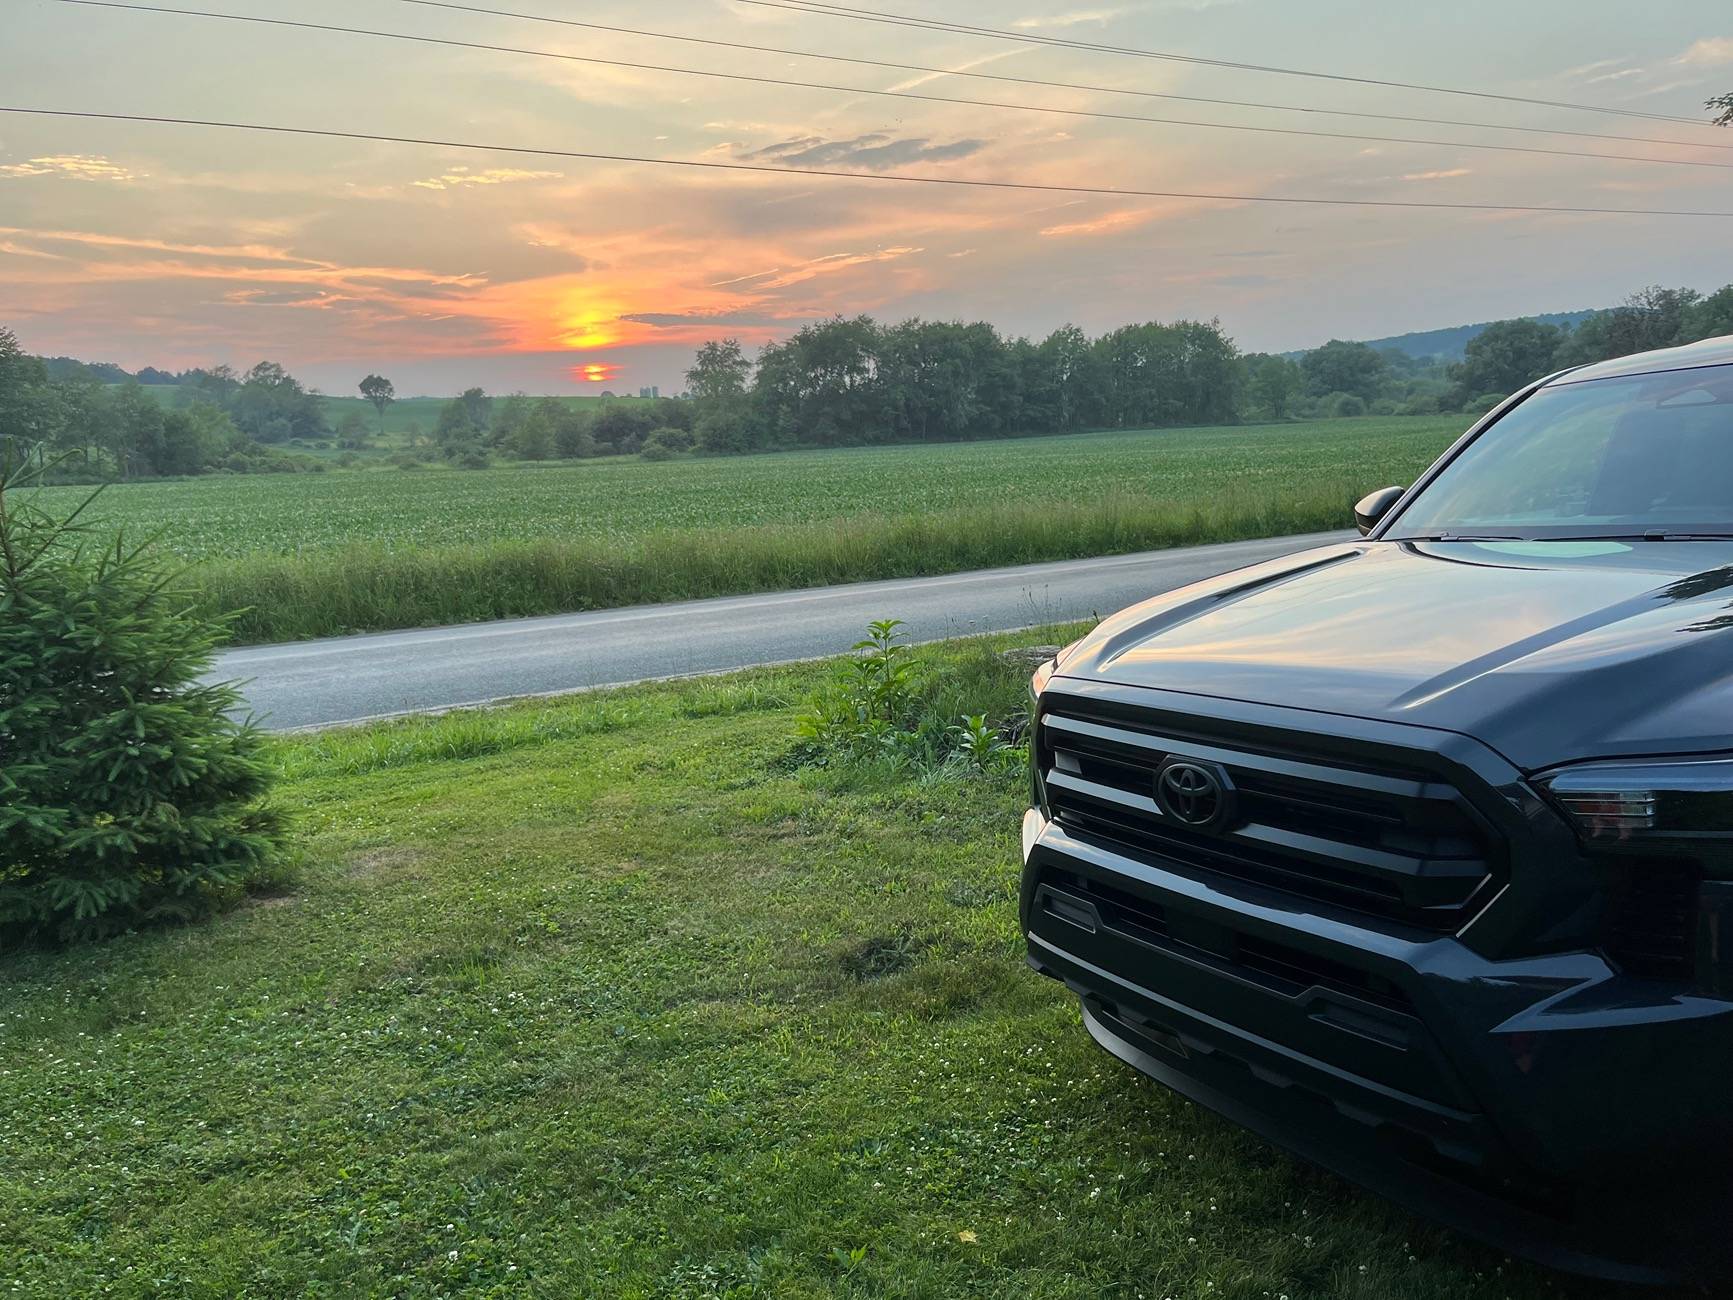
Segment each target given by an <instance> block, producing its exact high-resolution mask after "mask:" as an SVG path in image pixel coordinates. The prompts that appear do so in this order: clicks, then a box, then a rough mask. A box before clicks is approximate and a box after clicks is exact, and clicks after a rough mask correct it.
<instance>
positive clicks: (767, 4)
mask: <svg viewBox="0 0 1733 1300" xmlns="http://www.w3.org/2000/svg"><path fill="white" fill-rule="evenodd" d="M736 2H737V3H739V4H746V5H756V6H758V7H759V8H761V9H787V10H791V11H793V12H795V13H806V14H819V15H822V16H824V17H826V18H850V19H854V20H856V21H858V22H870V23H889V24H892V25H894V26H898V27H916V28H920V29H922V30H925V31H937V32H955V33H958V34H960V35H964V36H985V37H988V38H990V39H992V40H1001V41H1018V42H1021V43H1023V44H1033V45H1052V46H1058V47H1061V48H1064V49H1073V50H1087V51H1090V52H1091V53H1095V54H1123V55H1129V56H1131V57H1133V58H1139V59H1162V60H1166V61H1167V62H1170V63H1191V64H1198V65H1201V66H1203V67H1209V68H1231V69H1235V70H1237V71H1241V72H1267V73H1274V74H1276V75H1279V76H1284V77H1312V78H1316V79H1318V80H1322V81H1344V82H1349V83H1352V84H1354V85H1360V86H1381V87H1385V88H1387V89H1393V90H1419V91H1425V92H1427V93H1428V94H1435V95H1460V96H1464V97H1466V98H1469V99H1493V100H1500V101H1502V102H1504V103H1507V104H1529V105H1533V106H1537V107H1541V108H1568V109H1572V110H1574V111H1577V112H1582V113H1608V114H1612V115H1613V116H1616V117H1640V118H1645V119H1647V120H1649V121H1653V122H1682V123H1685V124H1686V125H1689V126H1706V125H1708V124H1707V123H1705V122H1701V121H1698V120H1697V119H1696V118H1690V117H1675V116H1672V115H1670V114H1667V113H1645V112H1643V111H1642V110H1640V109H1635V108H1614V107H1612V106H1610V105H1606V104H1577V103H1572V102H1570V101H1568V100H1558V99H1530V98H1528V97H1526V96H1523V95H1501V94H1498V93H1496V92H1494V91H1490V90H1462V89H1458V88H1457V87H1454V86H1428V85H1424V84H1418V83H1415V82H1411V81H1387V80H1384V79H1382V78H1378V77H1356V76H1350V75H1348V74H1346V73H1340V72H1314V71H1310V70H1308V69H1304V68H1283V67H1278V66H1275V65H1273V64H1264V63H1241V62H1237V61H1236V60H1233V59H1209V58H1204V57H1202V56H1199V55H1193V54H1174V53H1171V52H1168V51H1165V50H1144V49H1138V48H1136V47H1135V46H1130V45H1102V44H1097V43H1095V42H1093V41H1077V40H1071V39H1069V38H1067V37H1063V36H1043V35H1040V34H1039V33H1035V32H1019V31H1008V30H1006V29H1005V28H1002V27H977V26H974V25H972V24H969V23H954V22H946V21H943V20H940V19H934V18H919V17H915V16H912V15H910V14H897V13H887V12H885V11H884V10H881V9H857V8H852V7H850V6H848V5H837V4H819V3H815V2H813V0H736Z"/></svg>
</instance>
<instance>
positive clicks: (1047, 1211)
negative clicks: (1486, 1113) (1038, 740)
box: [0, 645, 1614, 1300]
mask: <svg viewBox="0 0 1733 1300" xmlns="http://www.w3.org/2000/svg"><path fill="white" fill-rule="evenodd" d="M985 653H986V650H985V649H984V648H983V647H982V646H979V645H976V646H973V647H968V648H964V649H952V650H947V651H924V652H922V654H923V655H924V656H927V657H928V658H929V661H932V657H933V656H939V659H940V660H941V661H942V660H943V657H944V656H946V655H950V656H970V655H973V656H979V655H983V654H985ZM818 671H819V670H818V669H816V668H805V669H797V670H781V671H765V672H759V673H753V674H746V675H742V676H739V677H735V678H730V679H723V680H717V681H709V682H688V683H682V684H676V685H667V686H659V687H652V688H643V689H636V690H631V691H626V692H620V693H614V694H606V695H595V696H588V697H583V698H581V699H574V700H567V701H563V702H559V703H555V704H541V705H534V706H525V707H521V708H517V709H513V710H509V711H504V712H500V713H493V714H485V715H454V716H451V717H447V718H442V719H434V720H422V721H416V722H410V723H402V724H395V725H391V726H388V727H384V728H374V729H371V730H365V731H358V732H344V733H332V734H327V735H325V736H321V737H311V738H300V739H297V740H294V741H285V742H282V747H281V749H280V750H279V751H278V752H279V754H280V756H281V763H282V766H283V769H284V772H285V774H286V778H287V779H286V784H285V785H284V787H283V790H282V795H281V798H282V801H283V803H284V804H285V805H286V806H287V807H289V808H290V809H291V810H292V811H293V813H294V815H295V818H296V823H297V826H298V832H297V837H298V842H299V845H300V852H301V855H302V859H303V862H302V867H301V873H302V875H301V883H300V885H299V886H298V888H297V889H296V890H295V891H294V892H291V893H288V894H285V895H283V896H280V897H273V898H264V899H259V900H256V901H254V902H252V903H250V904H248V905H245V906H243V907H242V908H240V909H239V910H237V911H235V912H232V913H230V914H228V915H226V916H223V917H220V918H218V919H216V920H215V921H212V922H210V923H208V924H204V925H201V926H198V927H196V928H192V929H185V930H175V931H166V932H158V933H152V934H140V935H133V936H127V937H123V938H121V939H119V940H116V941H113V942H110V943H107V944H104V945H101V946H97V947H90V948H81V949H78V950H75V951H70V952H62V953H57V954H43V953H26V954H12V955H10V956H6V957H0V984H3V985H4V987H5V989H6V997H5V999H4V1002H3V1003H0V1150H3V1151H4V1152H5V1176H4V1177H3V1178H0V1295H16V1296H43V1297H56V1298H58V1297H66V1296H96V1295H113V1296H138V1297H144V1296H149V1297H159V1296H168V1297H233V1296H250V1297H273V1298H274V1297H291V1296H293V1297H301V1296H343V1297H348V1296H375V1295H377V1296H398V1297H434V1296H513V1297H515V1296H536V1297H578V1296H582V1297H658V1298H660V1297H666V1298H668V1300H697V1298H702V1297H735V1298H739V1297H776V1298H778V1300H781V1298H783V1297H813V1298H818V1297H830V1296H842V1297H953V1296H954V1297H982V1296H992V1297H1008V1298H1009V1297H1073V1298H1076V1300H1085V1298H1088V1300H1094V1298H1095V1297H1102V1296H1114V1297H1128V1298H1129V1297H1140V1296H1143V1297H1164V1296H1169V1297H1179V1296H1184V1297H1211V1298H1212V1300H1213V1298H1215V1297H1231V1298H1233V1300H1263V1298H1264V1297H1277V1296H1288V1297H1291V1298H1292V1300H1299V1298H1300V1297H1308V1298H1311V1297H1320V1296H1328V1297H1359V1298H1362V1300H1388V1298H1390V1297H1413V1298H1416V1300H1419V1298H1424V1300H1462V1298H1463V1297H1486V1298H1487V1300H1502V1298H1504V1297H1515V1298H1518V1300H1524V1298H1538V1297H1546V1296H1557V1295H1560V1294H1569V1295H1602V1294H1614V1293H1612V1292H1605V1291H1602V1290H1600V1289H1598V1288H1594V1287H1589V1286H1586V1285H1582V1284H1578V1283H1575V1282H1572V1281H1569V1280H1563V1279H1557V1278H1552V1277H1549V1276H1547V1275H1545V1274H1542V1273H1540V1272H1539V1271H1537V1270H1533V1269H1530V1268H1528V1267H1526V1266H1521V1265H1513V1264H1510V1263H1509V1262H1507V1261H1504V1260H1502V1259H1500V1258H1499V1257H1498V1256H1496V1255H1494V1254H1492V1253H1489V1252H1487V1251H1484V1250H1482V1249H1480V1248H1478V1247H1475V1246H1472V1245H1469V1244H1466V1243H1464V1242H1462V1241H1460V1240H1458V1239H1456V1238H1454V1237H1452V1236H1450V1235H1448V1234H1446V1233H1443V1232H1442V1231H1440V1230H1437V1229H1434V1228H1431V1227H1429V1226H1426V1225H1424V1224H1422V1223H1420V1222H1418V1221H1416V1220H1414V1219H1412V1218H1410V1217H1408V1216H1406V1215H1405V1214H1403V1213H1401V1212H1399V1211H1396V1210H1394V1209H1392V1208H1389V1207H1388V1206H1386V1205H1384V1204H1382V1203H1380V1202H1378V1201H1376V1200H1374V1199H1372V1198H1370V1197H1367V1196H1365V1195H1362V1194H1360V1193H1359V1192H1357V1191H1354V1190H1352V1189H1351V1188H1349V1187H1348V1186H1346V1185H1345V1184H1343V1183H1340V1182H1338V1181H1337V1180H1335V1179H1334V1178H1331V1177H1329V1176H1326V1175H1324V1174H1321V1173H1319V1172H1316V1171H1314V1170H1311V1169H1309V1168H1307V1167H1304V1166H1302V1165H1300V1164H1298V1163H1296V1162H1294V1161H1292V1160H1290V1159H1288V1158H1287V1157H1285V1156H1283V1155H1281V1154H1279V1153H1277V1152H1276V1151H1274V1150H1273V1149H1271V1148H1270V1147H1268V1146H1266V1145H1264V1144H1262V1143H1261V1142H1259V1141H1257V1140H1255V1139H1253V1138H1251V1137H1249V1136H1247V1135H1245V1134H1243V1133H1241V1132H1239V1131H1238V1130H1236V1129H1234V1128H1233V1127H1232V1126H1230V1125H1228V1124H1226V1123H1224V1122H1221V1121H1218V1120H1217V1119H1215V1118H1213V1117H1211V1116H1209V1115H1208V1114H1205V1113H1203V1112H1201V1111H1199V1110H1197V1109H1196V1108H1194V1107H1193V1106H1191V1105H1190V1104H1188V1103H1185V1102H1183V1101H1180V1100H1178V1099H1176V1098H1175V1097H1173V1096H1172V1095H1170V1094H1168V1093H1167V1092H1165V1091H1164V1090H1162V1089H1161V1088H1159V1087H1157V1086H1155V1085H1153V1084H1150V1083H1148V1082H1146V1081H1143V1080H1141V1079H1140V1078H1139V1077H1138V1076H1136V1075H1135V1074H1134V1073H1132V1072H1131V1071H1129V1070H1127V1069H1126V1068H1124V1067H1122V1066H1120V1065H1118V1064H1117V1063H1115V1062H1113V1061H1112V1060H1111V1059H1110V1058H1108V1057H1107V1056H1106V1055H1104V1054H1103V1053H1101V1052H1100V1051H1099V1050H1097V1049H1096V1048H1095V1047H1094V1046H1092V1044H1091V1043H1090V1041H1089V1040H1088V1038H1087V1036H1086V1035H1085V1033H1084V1031H1083V1029H1082V1028H1081V1026H1080V1024H1079V1022H1078V1018H1077V1013H1076V1010H1075V1007H1074V1005H1073V1003H1072V1001H1071V999H1070V998H1068V997H1067V996H1065V995H1064V993H1063V992H1062V990H1060V989H1059V988H1058V987H1057V986H1056V985H1054V984H1052V983H1051V982H1049V981H1046V980H1043V979H1040V978H1039V977H1037V976H1035V975H1034V974H1032V973H1030V972H1029V971H1028V970H1027V969H1026V968H1025V967H1024V965H1023V961H1022V951H1021V947H1020V944H1019V941H1018V936H1017V924H1016V910H1015V909H1016V904H1015V890H1016V881H1017V863H1016V857H1017V826H1018V817H1019V815H1020V811H1021V806H1022V796H1023V782H1022V781H1021V780H1020V779H1019V778H1017V777H1016V776H1009V775H1008V776H1003V777H997V778H984V777H979V776H961V775H943V776H930V775H929V776H914V775H907V776H898V775H896V774H895V773H888V772H886V773H879V774H876V775H861V774H853V775H851V774H849V773H847V772H841V771H827V770H822V769H813V768H803V767H801V766H799V765H798V764H797V763H795V762H794V761H792V758H793V753H794V751H793V744H792V741H791V739H790V738H791V735H792V732H793V727H794V718H795V713H796V705H797V702H798V701H799V700H800V699H801V698H802V697H803V696H805V694H806V693H807V692H808V691H810V690H811V689H812V687H813V685H814V682H815V681H816V674H817V673H818ZM1006 689H1015V687H1014V684H1012V683H1007V686H1006Z"/></svg>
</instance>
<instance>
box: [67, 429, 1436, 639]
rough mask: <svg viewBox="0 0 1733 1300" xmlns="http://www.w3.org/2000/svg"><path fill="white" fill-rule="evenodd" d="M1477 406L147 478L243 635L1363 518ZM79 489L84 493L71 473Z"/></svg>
mask: <svg viewBox="0 0 1733 1300" xmlns="http://www.w3.org/2000/svg"><path fill="white" fill-rule="evenodd" d="M1462 420H1463V417H1459V416H1442V417H1436V416H1435V417H1421V418H1390V419H1359V420H1336V421H1318V422H1313V423H1307V424H1293V425H1279V426H1261V427H1249V428H1212V429H1172V430H1159V431H1146V432H1134V433H1105V434H1090V435H1080V436H1074V437H1068V438H1032V439H1024V440H1011V441H1001V442H985V443H968V444H949V445H941V446H914V447H891V448H876V449H861V450H848V451H817V452H799V453H790V454H786V455H776V456H751V457H740V458H735V459H698V460H683V461H675V462H667V463H661V464H645V463H642V462H639V461H636V460H630V461H628V460H610V461H586V462H576V463H565V464H552V465H547V464H544V465H530V464H518V465H508V466H502V467H499V468H495V469H491V470H481V471H457V470H445V469H440V470H423V471H402V470H385V469H379V470H367V471H355V472H338V473H329V474H304V475H293V476H282V475H272V476H258V477H244V478H230V477H220V478H219V477H211V478H204V479H192V480H182V481H175V482H163V483H143V484H127V485H122V486H118V487H115V488H113V489H111V490H110V491H109V492H107V493H106V494H105V495H104V497H103V498H102V499H101V501H100V502H99V503H98V505H97V507H96V509H95V511H94V514H93V517H94V518H96V519H98V520H101V521H106V522H113V523H118V524H123V525H125V526H127V527H129V528H131V529H134V530H138V531H145V532H160V533H161V535H162V537H163V540H164V543H165V544H166V545H167V546H168V547H170V548H172V549H173V550H174V551H175V552H177V553H178V554H180V555H182V556H184V557H186V558H187V559H189V560H194V561H198V562H199V563H198V566H197V568H196V569H195V570H194V580H195V581H196V583H197V584H198V585H199V586H200V587H201V588H202V589H203V591H204V593H205V599H206V602H207V605H208V606H209V607H210V608H212V609H215V610H247V611H249V612H248V613H246V614H244V615H243V617H242V618H241V620H240V622H239V623H238V625H237V635H238V637H239V638H240V639H242V640H250V641H272V640H288V639H294V638H297V637H306V636H318V635H326V634H333V633H339V632H344V631H352V630H361V629H380V628H391V627H408V626H416V625H426V624H435V623H448V622H462V621H468V620H477V619H486V618H498V617H506V616H512V615H524V614H539V613H552V612H559V611H566V610H577V609H588V608H597V607H603V606H609V605H619V604H629V603H636V602H641V601H656V600H670V599H679V598H686V597H697V596H707V595H721V594H727V593H733V592H741V591H752V590H771V589H776V588H784V587H794V586H803V585H809V584H822V583H830V582H843V581H851V580H857V579H867V578H886V577H898V576H909V575H915V574H923V573H939V572H946V571H954V570H958V569H966V568H971V567H976V566H980V565H993V564H1009V563H1019V562H1032V561H1037V560H1051V559H1066V558H1071V557H1074V556H1081V555H1097V554H1108V553H1113V552H1124V551H1131V550H1137V549H1141V548H1145V547H1155V546H1166V545H1183V544H1187V543H1193V542H1206V541H1225V540H1230V539H1233V538H1237V537H1251V536H1260V535H1262V536H1272V535H1276V534H1280V533H1287V532H1304V531H1308V530H1313V529H1320V528H1327V527H1336V526H1342V525H1346V524H1347V523H1348V522H1349V521H1350V516H1349V506H1350V504H1351V503H1352V502H1353V501H1354V500H1355V499H1356V498H1357V497H1358V496H1359V495H1360V494H1361V493H1363V492H1365V491H1367V490H1369V489H1371V488H1373V487H1381V486H1384V485H1385V484H1387V483H1395V482H1406V481H1408V480H1409V479H1410V478H1411V477H1412V476H1413V475H1414V474H1415V473H1416V472H1418V470H1419V469H1420V468H1422V467H1423V466H1424V465H1426V464H1427V463H1428V462H1429V461H1430V460H1431V459H1432V458H1433V457H1434V456H1436V455H1437V453H1438V452H1439V451H1440V450H1441V449H1442V448H1443V447H1444V446H1445V445H1447V444H1448V442H1449V441H1450V439H1451V438H1452V437H1454V436H1455V434H1457V433H1458V432H1460V429H1461V427H1462ZM51 495H52V496H54V497H56V498H58V499H59V500H60V501H62V502H65V503H68V504H69V503H71V502H73V501H74V500H76V499H77V490H76V489H55V490H54V491H53V493H51Z"/></svg>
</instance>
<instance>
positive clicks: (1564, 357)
mask: <svg viewBox="0 0 1733 1300" xmlns="http://www.w3.org/2000/svg"><path fill="white" fill-rule="evenodd" d="M1701 299H1702V296H1701V295H1700V294H1699V293H1698V292H1697V291H1696V290H1695V289H1665V288H1662V287H1661V286H1660V285H1651V286H1649V287H1648V288H1647V289H1640V290H1638V291H1637V292H1636V293H1634V294H1632V295H1631V296H1630V297H1629V298H1627V299H1625V301H1624V302H1623V303H1621V304H1620V305H1619V306H1617V307H1614V308H1613V309H1612V310H1611V311H1603V312H1597V313H1596V314H1595V315H1593V316H1591V317H1589V318H1588V319H1587V320H1585V321H1584V322H1583V323H1582V324H1581V325H1579V326H1577V328H1576V329H1575V330H1574V331H1572V333H1571V336H1570V338H1569V340H1568V341H1567V342H1566V343H1565V345H1564V346H1563V347H1562V348H1561V349H1560V350H1559V359H1560V362H1561V364H1566V365H1587V364H1588V363H1590V362H1594V361H1606V360H1609V359H1610V358H1613V357H1626V356H1630V355H1631V354H1632V353H1633V352H1648V351H1650V350H1652V349H1654V348H1666V347H1672V346H1673V345H1674V344H1675V343H1680V342H1684V341H1686V340H1685V338H1684V337H1683V336H1684V335H1685V333H1686V330H1687V326H1688V322H1689V321H1690V319H1691V317H1692V315H1693V313H1694V312H1695V310H1696V307H1697V304H1698V303H1699V302H1700V301H1701Z"/></svg>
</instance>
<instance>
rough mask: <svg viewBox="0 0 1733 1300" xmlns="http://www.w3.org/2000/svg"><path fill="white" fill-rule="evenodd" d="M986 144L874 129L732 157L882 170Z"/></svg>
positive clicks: (938, 159) (942, 157)
mask: <svg viewBox="0 0 1733 1300" xmlns="http://www.w3.org/2000/svg"><path fill="white" fill-rule="evenodd" d="M986 147H987V142H986V141H985V140H953V141H952V142H951V143H949V144H933V143H932V142H931V141H930V140H928V139H926V138H925V137H924V136H908V137H904V138H902V139H898V138H896V137H894V136H889V135H885V134H884V133H883V132H878V131H875V132H872V133H870V134H867V135H857V136H855V137H853V138H852V139H848V140H827V139H825V138H824V137H822V136H816V135H809V136H802V137H800V138H798V139H794V140H782V141H779V142H778V143H776V144H772V145H765V146H764V147H763V148H761V149H750V150H745V151H741V150H738V149H737V150H736V151H735V154H734V156H735V157H736V158H739V159H741V160H742V161H748V162H779V163H787V164H788V165H789V166H791V167H860V168H863V169H864V170H866V171H884V170H885V169H887V168H890V167H907V166H909V165H910V164H911V163H923V162H950V161H952V160H954V159H957V158H967V157H968V156H969V155H970V154H974V153H979V152H980V151H981V150H982V149H985V148H986Z"/></svg>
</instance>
